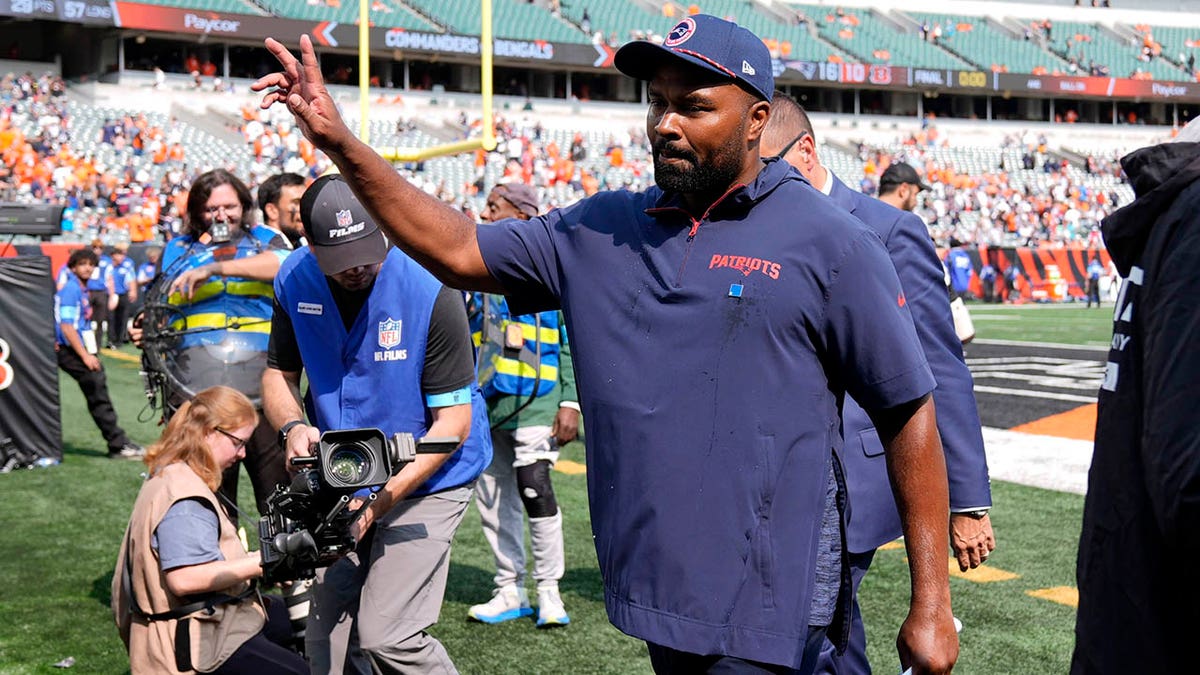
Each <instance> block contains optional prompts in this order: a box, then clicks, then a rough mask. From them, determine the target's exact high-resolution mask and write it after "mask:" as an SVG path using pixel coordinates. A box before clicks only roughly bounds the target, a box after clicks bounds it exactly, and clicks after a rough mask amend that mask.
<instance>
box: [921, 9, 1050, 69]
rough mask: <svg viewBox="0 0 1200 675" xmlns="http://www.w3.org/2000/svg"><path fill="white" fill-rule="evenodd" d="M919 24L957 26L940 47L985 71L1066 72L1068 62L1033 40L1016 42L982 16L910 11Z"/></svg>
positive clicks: (944, 36)
mask: <svg viewBox="0 0 1200 675" xmlns="http://www.w3.org/2000/svg"><path fill="white" fill-rule="evenodd" d="M907 14H908V16H910V17H912V18H913V19H914V20H916V21H917V22H919V23H922V24H925V25H928V26H934V25H936V24H941V25H942V26H953V28H954V30H953V31H949V30H945V29H944V30H943V31H942V37H941V38H940V42H939V44H941V45H942V46H943V47H944V48H946V49H948V50H951V51H953V52H956V53H957V54H959V55H960V56H962V57H963V58H964V59H966V60H968V61H971V62H972V63H974V64H975V65H976V66H978V67H979V68H981V69H983V70H992V69H999V70H1004V71H1005V72H1013V73H1032V72H1035V71H1036V69H1038V68H1044V69H1045V72H1053V71H1055V70H1066V67H1067V62H1066V61H1064V60H1063V59H1061V58H1060V57H1059V56H1057V55H1056V54H1053V53H1051V52H1049V51H1046V50H1044V49H1042V48H1041V47H1039V46H1038V45H1037V43H1035V42H1033V41H1031V40H1025V39H1015V38H1013V37H1012V35H1011V34H1009V33H1008V32H1006V31H1004V30H1002V29H999V28H995V27H993V26H992V21H991V20H989V19H987V18H984V17H978V16H955V15H950V14H933V13H929V12H907Z"/></svg>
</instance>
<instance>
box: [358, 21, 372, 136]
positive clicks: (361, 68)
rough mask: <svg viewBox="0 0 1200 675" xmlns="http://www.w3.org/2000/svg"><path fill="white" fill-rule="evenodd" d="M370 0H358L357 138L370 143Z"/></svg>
mask: <svg viewBox="0 0 1200 675" xmlns="http://www.w3.org/2000/svg"><path fill="white" fill-rule="evenodd" d="M370 9H371V5H370V0H358V139H359V140H360V141H362V142H363V143H366V144H368V145H370V143H371V120H370V118H369V117H368V113H367V106H368V105H369V103H370V101H369V100H368V99H369V98H370V91H369V89H370V87H371V25H370V21H368V19H369V18H370V15H371V13H370Z"/></svg>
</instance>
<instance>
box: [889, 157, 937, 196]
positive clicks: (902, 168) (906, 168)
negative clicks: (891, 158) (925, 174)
mask: <svg viewBox="0 0 1200 675" xmlns="http://www.w3.org/2000/svg"><path fill="white" fill-rule="evenodd" d="M903 183H908V184H909V185H916V186H917V190H918V191H920V190H928V189H929V186H928V185H926V184H925V181H923V180H921V176H920V174H918V173H917V170H916V169H914V168H912V166H910V165H908V164H905V163H904V162H892V163H891V164H889V165H888V168H886V169H884V170H883V175H882V176H880V177H879V187H883V186H884V185H901V184H903Z"/></svg>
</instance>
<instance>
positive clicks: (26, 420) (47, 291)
mask: <svg viewBox="0 0 1200 675" xmlns="http://www.w3.org/2000/svg"><path fill="white" fill-rule="evenodd" d="M0 288H3V289H4V292H3V293H0V317H3V319H0V440H2V439H4V438H11V439H12V443H13V444H14V445H15V446H16V447H17V448H18V449H20V450H22V451H24V452H26V453H32V454H35V455H37V456H39V457H48V458H52V459H56V460H59V461H61V460H62V422H61V417H60V414H59V399H58V360H57V359H56V358H55V356H54V342H55V338H54V277H53V276H52V275H51V273H50V258H47V257H45V256H18V257H15V258H0Z"/></svg>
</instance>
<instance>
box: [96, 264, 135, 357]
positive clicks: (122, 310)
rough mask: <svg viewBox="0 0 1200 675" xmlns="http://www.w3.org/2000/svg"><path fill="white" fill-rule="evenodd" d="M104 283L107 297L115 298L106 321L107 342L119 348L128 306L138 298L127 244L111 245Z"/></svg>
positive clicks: (122, 341) (124, 335) (126, 321)
mask: <svg viewBox="0 0 1200 675" xmlns="http://www.w3.org/2000/svg"><path fill="white" fill-rule="evenodd" d="M104 284H105V286H107V287H108V292H109V298H112V297H113V296H114V295H115V296H116V298H117V302H116V306H115V307H113V308H112V318H111V320H110V321H109V322H108V344H109V346H110V347H113V348H120V347H121V346H122V345H124V344H125V338H126V337H127V336H126V330H125V324H126V323H128V322H129V308H130V306H131V305H132V304H133V303H136V302H137V298H138V285H137V270H136V269H135V267H134V264H133V261H132V260H130V259H129V244H124V243H121V244H116V245H114V246H113V250H112V259H111V263H110V265H109V266H108V269H107V270H105V272H104Z"/></svg>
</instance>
